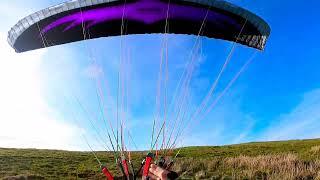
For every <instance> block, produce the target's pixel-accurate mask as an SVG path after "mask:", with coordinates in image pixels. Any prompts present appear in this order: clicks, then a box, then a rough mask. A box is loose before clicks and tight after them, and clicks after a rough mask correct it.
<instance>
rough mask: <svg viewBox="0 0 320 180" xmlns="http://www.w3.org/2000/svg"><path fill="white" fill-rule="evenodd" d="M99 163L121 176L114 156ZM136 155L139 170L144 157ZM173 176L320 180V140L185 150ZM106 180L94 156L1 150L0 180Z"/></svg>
mask: <svg viewBox="0 0 320 180" xmlns="http://www.w3.org/2000/svg"><path fill="white" fill-rule="evenodd" d="M97 154H98V156H99V158H100V159H101V160H102V161H104V162H106V163H107V164H108V168H109V169H110V170H111V171H112V172H113V173H114V174H116V173H119V172H118V169H117V167H116V166H115V165H114V159H113V155H112V154H111V153H105V152H99V153H97ZM143 154H144V153H142V152H135V153H133V155H132V156H133V160H134V163H135V167H136V168H138V167H139V165H138V164H139V163H140V161H141V159H142V157H143ZM173 168H174V170H176V171H177V172H178V173H179V174H181V177H182V178H185V179H191V178H196V179H208V178H211V179H235V178H236V179H319V180H320V139H315V140H301V141H285V142H267V143H247V144H240V145H231V146H215V147H188V148H183V149H182V151H181V153H180V155H179V157H178V158H177V161H176V163H175V165H174V167H173ZM17 175H25V176H29V177H32V179H43V178H45V179H104V178H103V176H102V175H101V173H100V172H99V167H98V164H97V162H96V161H95V159H94V157H93V156H92V154H91V153H89V152H69V151H51V150H35V149H0V178H4V179H6V178H7V177H12V176H17Z"/></svg>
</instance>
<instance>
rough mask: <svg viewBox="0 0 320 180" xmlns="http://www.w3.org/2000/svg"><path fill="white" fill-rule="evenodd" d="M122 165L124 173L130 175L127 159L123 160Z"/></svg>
mask: <svg viewBox="0 0 320 180" xmlns="http://www.w3.org/2000/svg"><path fill="white" fill-rule="evenodd" d="M122 167H123V169H124V174H125V175H126V176H127V177H129V168H128V163H127V161H126V160H125V159H123V160H122Z"/></svg>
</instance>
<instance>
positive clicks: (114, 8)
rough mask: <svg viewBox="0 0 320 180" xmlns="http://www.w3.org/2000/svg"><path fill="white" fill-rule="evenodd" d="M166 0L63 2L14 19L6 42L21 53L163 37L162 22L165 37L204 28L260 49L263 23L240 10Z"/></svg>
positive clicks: (204, 1) (208, 0)
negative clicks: (129, 38) (84, 42)
mask: <svg viewBox="0 0 320 180" xmlns="http://www.w3.org/2000/svg"><path fill="white" fill-rule="evenodd" d="M168 1H169V0H127V1H124V0H99V1H97V0H72V1H68V2H65V3H63V4H60V5H57V6H54V7H50V8H47V9H44V10H41V11H38V12H36V13H34V14H31V15H30V16H27V17H26V18H24V19H22V20H20V21H19V22H18V23H17V24H16V25H15V26H14V27H13V28H12V29H11V30H10V31H9V36H8V42H9V44H10V45H11V46H12V47H13V48H14V49H15V50H16V52H25V51H30V50H34V49H39V48H44V47H49V46H54V45H59V44H65V43H71V42H76V41H81V40H84V39H93V38H99V37H108V36H119V35H130V34H149V33H164V32H165V31H166V30H165V29H164V26H165V24H166V23H168V30H167V32H166V33H174V34H190V35H197V34H198V32H199V27H200V26H201V25H202V24H204V26H203V29H202V31H201V35H202V36H206V37H209V38H217V39H223V40H228V41H233V42H237V43H240V44H243V45H246V46H249V47H253V48H256V49H259V50H263V49H264V47H265V44H266V40H267V38H268V37H269V34H270V28H269V26H268V24H267V23H266V22H265V21H264V20H262V19H261V18H260V17H258V16H256V15H254V14H253V13H251V12H249V11H247V10H245V9H243V8H240V7H237V6H235V5H233V4H231V3H228V2H225V1H222V0H170V3H168ZM168 4H170V5H168ZM123 22H125V24H126V25H125V27H126V28H125V29H124V30H121V29H120V27H121V24H122V23H123ZM84 29H85V31H83V30H84ZM239 32H241V34H239ZM84 33H86V34H85V37H86V38H84Z"/></svg>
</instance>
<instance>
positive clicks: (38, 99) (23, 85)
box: [0, 33, 80, 150]
mask: <svg viewBox="0 0 320 180" xmlns="http://www.w3.org/2000/svg"><path fill="white" fill-rule="evenodd" d="M44 54H45V50H40V51H34V52H28V53H23V54H17V53H15V52H14V51H13V49H12V48H11V47H10V46H9V45H8V44H7V42H6V36H5V35H4V34H3V33H0V56H1V59H0V82H1V84H0V147H15V148H46V149H68V150H71V149H76V148H78V147H79V144H74V143H78V142H79V138H78V136H79V135H80V134H79V130H78V128H77V127H75V126H73V125H71V124H68V123H66V122H64V121H63V120H62V118H57V117H58V112H56V111H55V109H53V108H51V107H50V106H49V105H48V104H47V102H46V99H45V97H44V95H43V90H42V84H41V81H40V71H41V67H40V64H41V60H42V57H43V55H44Z"/></svg>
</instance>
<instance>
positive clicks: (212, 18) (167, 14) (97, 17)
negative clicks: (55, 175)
mask: <svg viewBox="0 0 320 180" xmlns="http://www.w3.org/2000/svg"><path fill="white" fill-rule="evenodd" d="M169 25H170V26H169ZM158 33H161V34H188V35H195V36H203V37H208V38H213V39H222V40H226V41H231V42H233V43H238V44H242V45H245V46H248V47H252V48H254V49H257V50H263V49H264V48H265V45H266V42H267V39H268V37H269V35H270V27H269V26H268V24H267V23H266V22H265V21H264V20H263V19H261V18H260V17H258V16H257V15H255V14H253V13H251V12H249V11H247V10H245V9H243V8H241V7H238V6H236V5H233V4H231V3H228V2H226V1H223V0H200V1H199V0H197V1H196V0H127V1H126V0H111V1H110V0H72V1H68V2H65V3H62V4H60V5H57V6H54V7H50V8H46V9H44V10H41V11H38V12H36V13H34V14H31V15H30V16H27V17H25V18H24V19H22V20H20V21H19V22H18V23H17V24H16V25H15V26H14V27H13V28H12V29H11V30H10V31H9V34H8V42H9V44H10V45H11V46H12V47H13V48H14V49H15V51H16V52H18V53H22V52H26V51H31V50H36V49H41V48H47V47H51V46H56V45H61V44H66V43H72V42H77V41H85V40H88V39H95V38H101V37H110V36H123V35H135V34H158ZM230 58H231V56H230V57H228V58H227V60H226V63H225V65H224V66H223V68H222V70H221V72H220V74H219V75H218V78H217V81H218V80H219V78H220V76H221V74H222V73H223V71H224V69H225V67H226V65H227V63H228V61H229V60H230ZM242 70H243V69H241V71H240V73H241V72H242ZM240 73H239V74H237V75H236V78H237V77H238V76H239V75H240ZM187 77H188V78H190V75H187ZM236 78H234V79H233V80H232V82H231V84H232V83H233V81H234V80H235V79H236ZM186 82H188V81H186ZM216 83H217V82H215V83H214V85H213V86H212V88H211V89H210V91H209V93H208V96H209V95H210V96H211V94H212V93H213V90H214V88H215V86H216ZM186 84H187V83H186ZM231 84H230V85H231ZM228 87H229V85H228ZM206 104H207V102H206V100H205V101H204V103H203V104H201V108H202V106H205V105H206ZM201 108H200V109H201ZM200 112H202V111H200V110H199V111H197V112H196V113H195V115H197V114H199V113H200ZM179 113H180V112H179ZM192 118H193V117H192ZM163 128H164V124H162V125H161V128H160V130H159V132H158V134H157V136H155V137H156V138H155V139H154V138H153V136H154V135H153V134H154V133H153V134H152V142H151V150H150V151H149V152H148V154H147V156H146V157H145V159H144V160H143V162H142V163H141V168H140V169H139V170H138V171H137V172H135V170H134V167H133V165H132V163H131V159H130V158H129V160H127V157H126V156H125V155H124V154H123V151H124V150H125V148H123V146H122V147H120V146H119V144H118V133H116V134H117V137H116V135H115V133H114V132H113V134H112V135H113V138H114V140H115V141H117V144H116V145H115V146H114V145H113V144H112V140H111V139H112V138H111V135H110V134H109V133H108V136H109V137H108V138H109V140H110V142H111V144H112V147H113V148H112V149H113V151H114V152H115V156H116V157H115V159H116V162H117V164H118V165H119V168H120V169H121V171H122V173H123V176H124V177H125V178H126V179H136V177H137V176H138V174H139V173H140V172H141V173H142V178H143V179H147V178H148V174H149V168H150V166H151V164H152V163H153V162H154V161H155V159H158V163H157V164H158V165H159V166H160V167H163V168H165V169H170V167H171V166H172V164H173V163H174V160H171V161H170V160H169V161H168V160H167V162H166V160H165V158H164V157H160V158H158V157H155V155H154V153H153V152H152V150H153V149H154V146H155V144H156V143H157V141H158V137H159V135H160V132H161V131H162V130H163ZM152 131H154V129H153V130H152ZM179 135H181V133H180V132H179V134H178V135H177V136H176V139H177V138H178V136H179ZM176 139H174V141H173V143H172V145H169V143H168V144H167V145H163V147H162V148H163V149H168V150H170V149H173V148H174V147H175V145H176ZM170 140H171V135H170V137H169V141H170ZM92 151H93V150H92ZM117 151H122V152H120V153H119V152H117ZM164 154H166V153H164ZM96 159H97V160H98V162H99V164H100V166H101V171H102V172H103V174H104V175H105V176H106V178H107V179H108V180H113V178H114V177H113V175H112V174H111V173H110V172H109V170H108V168H107V167H106V166H104V165H102V163H101V162H100V161H99V159H98V158H97V157H96ZM128 163H129V165H128Z"/></svg>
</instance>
